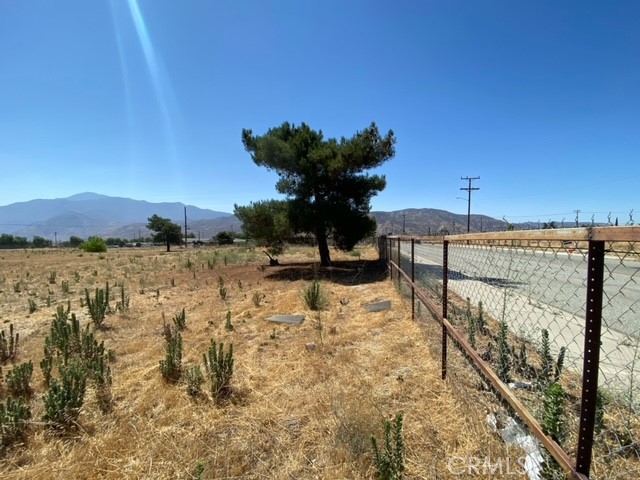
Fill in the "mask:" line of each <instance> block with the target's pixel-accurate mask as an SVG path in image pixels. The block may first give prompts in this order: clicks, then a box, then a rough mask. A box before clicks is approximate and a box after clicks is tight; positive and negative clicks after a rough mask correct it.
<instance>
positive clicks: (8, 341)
mask: <svg viewBox="0 0 640 480" xmlns="http://www.w3.org/2000/svg"><path fill="white" fill-rule="evenodd" d="M19 340H20V334H19V333H13V323H10V324H9V335H8V336H7V334H6V332H5V331H4V329H2V330H0V364H1V363H4V362H5V361H7V360H9V359H10V358H14V357H15V355H16V350H17V349H18V341H19Z"/></svg>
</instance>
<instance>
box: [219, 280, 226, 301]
mask: <svg viewBox="0 0 640 480" xmlns="http://www.w3.org/2000/svg"><path fill="white" fill-rule="evenodd" d="M218 294H219V295H220V298H221V299H222V300H226V299H227V287H225V286H224V278H222V277H218Z"/></svg>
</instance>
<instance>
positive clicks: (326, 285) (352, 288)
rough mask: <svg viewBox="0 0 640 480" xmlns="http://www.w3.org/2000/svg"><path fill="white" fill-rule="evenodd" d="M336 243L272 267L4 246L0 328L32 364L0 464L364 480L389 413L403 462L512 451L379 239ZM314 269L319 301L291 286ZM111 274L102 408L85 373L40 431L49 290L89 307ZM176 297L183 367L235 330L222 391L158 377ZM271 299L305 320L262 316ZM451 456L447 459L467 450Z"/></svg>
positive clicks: (433, 473) (253, 259) (422, 471)
mask: <svg viewBox="0 0 640 480" xmlns="http://www.w3.org/2000/svg"><path fill="white" fill-rule="evenodd" d="M333 255H334V256H335V260H336V262H335V263H334V266H333V267H331V268H319V267H318V265H317V263H316V256H317V253H316V252H315V251H314V250H313V249H307V248H295V249H292V250H290V251H289V252H288V253H287V254H285V255H283V256H281V257H280V263H281V266H277V267H269V266H265V264H268V259H267V258H266V256H264V255H263V254H262V253H260V252H256V251H254V250H251V249H246V248H242V249H239V248H227V249H202V250H189V251H185V250H178V251H176V252H171V253H166V252H162V251H161V250H155V249H151V250H125V249H121V250H118V249H115V250H110V251H109V252H108V253H106V254H102V255H99V254H88V253H80V252H78V251H75V250H73V251H72V250H61V251H54V250H49V251H1V252H0V299H1V306H0V321H1V322H2V323H0V329H1V328H4V329H5V330H8V325H9V323H13V325H14V328H15V329H16V331H18V332H19V333H20V346H19V350H18V355H17V357H16V358H15V359H14V362H15V364H19V363H21V362H24V361H28V360H33V362H34V365H35V369H34V376H33V381H32V387H33V394H32V395H31V398H30V400H29V403H30V406H31V410H32V419H31V421H30V425H29V428H28V431H27V435H26V438H25V440H24V442H22V443H20V444H14V445H12V446H11V447H10V448H8V449H6V450H5V451H4V452H3V453H2V457H1V459H0V462H1V463H0V476H2V478H6V479H18V478H24V479H27V478H29V479H34V478H42V479H44V478H47V479H48V478H74V479H76V478H113V479H116V478H117V479H120V478H154V479H156V478H171V479H173V478H185V479H186V478H216V479H219V478H273V479H285V478H287V479H288V478H291V479H293V478H296V479H299V478H327V479H341V478H344V479H351V478H374V477H375V468H374V466H373V463H372V458H371V448H370V437H371V435H376V436H377V437H378V438H381V431H382V425H383V421H384V420H385V419H391V418H393V416H394V415H395V414H396V413H397V412H402V413H403V414H404V439H405V446H406V461H405V464H406V471H405V475H406V478H434V479H435V478H465V476H466V475H465V474H464V473H463V474H458V475H455V474H453V473H451V472H450V470H449V469H448V462H449V461H451V459H452V458H453V459H459V458H468V457H478V458H484V457H489V458H491V459H497V458H505V457H508V456H511V457H512V458H514V461H515V458H517V457H518V456H519V455H520V452H518V451H513V450H512V451H509V450H508V448H507V447H506V446H504V445H503V444H502V443H500V441H499V440H498V438H497V436H496V435H495V434H493V433H491V432H490V431H489V429H488V428H487V427H486V425H485V415H486V414H487V413H488V411H489V410H491V409H494V408H495V406H494V404H493V401H494V400H493V397H492V396H491V394H489V393H487V392H486V391H483V390H482V389H476V388H475V384H477V383H479V382H478V379H477V377H474V376H473V374H469V375H466V374H465V373H464V371H465V370H464V368H465V367H463V366H456V367H455V368H452V370H456V369H457V370H458V374H456V375H453V378H454V380H450V381H447V382H442V380H441V379H440V363H439V354H438V351H437V349H434V347H433V345H437V344H438V340H437V338H438V335H439V329H438V327H437V326H436V325H435V323H433V322H432V321H431V320H425V321H423V322H418V321H412V320H411V305H410V303H409V302H406V300H404V299H403V298H402V296H401V295H400V294H399V293H398V292H396V291H395V290H394V288H393V285H392V283H391V282H389V281H387V274H386V271H385V270H384V269H383V268H382V267H381V266H380V265H379V264H378V262H377V260H376V259H377V254H376V252H375V251H374V250H373V249H368V248H367V249H363V250H361V251H360V252H359V254H358V255H342V254H339V253H338V252H335V253H334V254H333ZM52 272H55V274H53V273H52ZM313 279H318V280H319V282H320V285H321V289H322V291H323V293H324V295H325V296H326V304H327V307H326V309H325V310H323V311H320V312H314V311H311V310H309V309H308V307H307V306H306V304H305V301H304V299H303V293H304V291H305V289H306V288H307V287H308V286H309V284H310V282H311V281H312V280H313ZM107 281H108V282H109V285H110V293H111V297H112V298H111V306H112V307H113V306H114V305H115V302H116V301H118V300H119V294H120V293H119V292H120V290H119V289H120V286H122V287H124V291H125V294H126V296H127V297H128V298H129V305H130V306H129V309H127V310H125V311H124V312H117V313H111V314H109V315H108V316H107V318H106V325H107V328H106V329H104V330H96V332H95V335H96V337H97V338H98V339H99V340H100V341H102V340H104V342H105V346H106V348H108V349H111V350H113V351H114V353H115V359H114V361H113V362H112V363H111V369H112V376H113V386H112V393H113V405H112V408H111V411H110V412H107V413H103V412H101V410H100V409H99V408H98V405H97V401H96V398H95V392H94V391H93V390H92V388H91V387H90V388H88V390H87V396H86V398H85V403H84V406H83V408H82V412H81V414H80V417H79V420H78V428H77V429H76V430H75V431H73V432H72V433H70V434H67V435H65V436H54V435H51V434H50V433H49V432H48V430H47V428H45V426H44V425H43V423H42V421H41V417H42V414H43V402H42V396H43V394H44V392H45V390H46V388H45V387H44V385H43V377H42V373H41V371H40V368H39V367H38V364H39V362H40V360H41V359H42V357H43V342H44V338H45V336H46V335H47V334H48V333H49V329H50V324H51V320H52V318H53V315H54V313H55V311H56V307H57V306H58V305H65V306H66V305H70V306H71V311H72V312H74V313H76V315H77V316H78V318H79V319H80V320H81V323H82V325H83V326H84V325H86V324H87V323H90V322H91V320H90V318H89V316H88V314H87V308H86V307H83V306H82V305H81V303H83V301H81V297H83V296H84V294H85V288H89V289H90V291H91V292H93V289H95V288H97V287H100V288H102V287H104V286H105V284H106V282H107ZM63 282H66V283H64V284H63ZM63 285H64V286H63ZM222 289H224V293H223V291H222ZM29 300H31V302H29ZM380 300H391V309H389V310H386V311H382V312H377V313H369V312H366V310H365V309H364V307H363V306H364V305H365V304H367V303H372V302H375V301H380ZM34 304H35V306H36V308H35V310H33V311H32V312H31V313H30V310H32V309H33V305H34ZM183 308H184V309H185V312H186V330H184V331H183V332H182V338H183V345H184V347H183V370H184V369H186V368H188V367H189V366H190V365H195V364H198V363H200V364H201V363H202V355H203V353H204V352H206V351H207V349H208V347H209V344H210V340H211V339H214V340H216V341H217V342H224V343H225V345H229V344H231V343H233V346H234V357H235V369H234V375H233V378H232V381H231V385H232V389H231V394H230V395H229V396H228V398H226V399H224V400H223V401H219V402H214V401H213V400H212V398H211V396H210V395H209V393H208V387H207V386H206V385H205V386H204V388H203V394H202V395H200V396H199V397H198V398H192V397H190V396H189V395H188V394H187V392H186V385H185V383H184V381H181V382H179V383H177V384H175V385H173V384H168V383H166V382H165V381H164V380H163V378H162V376H161V374H160V370H159V366H158V365H159V361H160V360H162V359H163V358H164V354H165V340H164V337H163V325H164V324H165V323H170V322H171V321H172V317H173V316H174V315H175V314H177V313H179V312H180V311H181V309H183ZM228 312H230V319H231V324H232V326H233V329H232V330H229V329H228V328H226V324H227V313H228ZM276 314H302V315H305V320H304V322H303V323H302V324H300V325H291V326H288V325H279V324H274V323H271V322H268V321H266V318H268V317H270V316H272V315H276ZM460 365H461V364H460ZM11 367H12V365H11V362H9V363H8V364H5V365H4V367H3V370H4V372H5V373H6V372H7V371H8V370H9V369H10V368H11ZM460 384H466V387H467V388H466V389H465V392H466V393H465V394H461V390H460V388H459V387H460ZM469 392H471V393H469ZM6 397H7V388H6V385H4V382H3V385H2V388H0V400H2V401H5V400H6ZM455 465H456V468H457V472H459V471H460V467H461V465H464V463H460V461H458V463H456V464H455ZM515 478H517V477H515Z"/></svg>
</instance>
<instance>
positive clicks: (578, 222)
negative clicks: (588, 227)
mask: <svg viewBox="0 0 640 480" xmlns="http://www.w3.org/2000/svg"><path fill="white" fill-rule="evenodd" d="M574 212H575V214H576V227H579V226H580V225H579V224H580V221H579V218H578V217H579V215H580V210H574Z"/></svg>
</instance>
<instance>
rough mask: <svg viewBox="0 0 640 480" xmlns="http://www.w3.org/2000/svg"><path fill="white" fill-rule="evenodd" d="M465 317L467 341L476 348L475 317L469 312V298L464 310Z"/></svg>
mask: <svg viewBox="0 0 640 480" xmlns="http://www.w3.org/2000/svg"><path fill="white" fill-rule="evenodd" d="M465 315H466V317H467V337H468V339H469V343H470V344H471V346H472V347H473V348H476V319H475V318H473V314H472V313H471V299H470V298H467V310H466V312H465Z"/></svg>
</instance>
